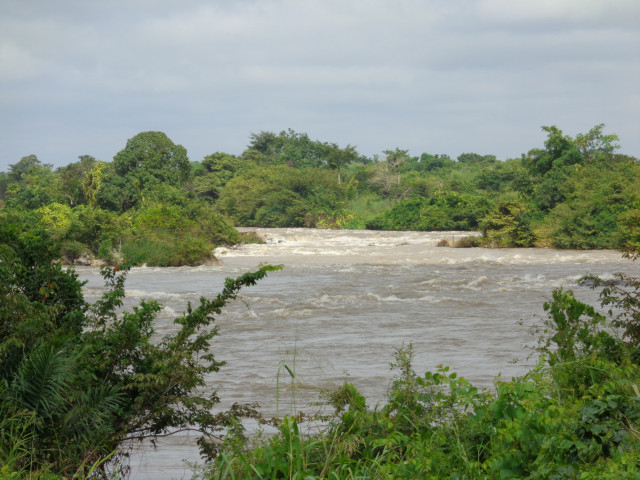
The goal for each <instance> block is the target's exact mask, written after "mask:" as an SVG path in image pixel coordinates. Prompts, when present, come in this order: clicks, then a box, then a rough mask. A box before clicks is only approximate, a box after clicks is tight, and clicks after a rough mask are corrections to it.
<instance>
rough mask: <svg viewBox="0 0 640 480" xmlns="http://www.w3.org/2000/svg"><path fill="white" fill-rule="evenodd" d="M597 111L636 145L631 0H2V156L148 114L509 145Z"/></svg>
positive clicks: (208, 125)
mask: <svg viewBox="0 0 640 480" xmlns="http://www.w3.org/2000/svg"><path fill="white" fill-rule="evenodd" d="M600 123H604V124H606V128H605V132H607V133H616V134H618V136H619V137H620V144H621V146H622V148H621V150H620V151H621V152H622V153H627V154H630V155H634V156H637V157H640V1H638V0H423V1H418V0H415V1H411V0H295V1H294V0H235V1H232V0H208V1H207V0H179V1H178V0H176V1H173V0H171V1H170V0H108V1H107V0H56V1H51V0H0V146H1V151H0V170H5V171H6V170H7V169H8V165H10V164H13V163H16V162H17V161H19V160H20V158H21V157H23V156H25V155H29V154H36V155H37V156H38V158H39V159H40V160H41V161H42V162H45V163H52V164H54V165H55V166H61V165H66V164H69V163H71V162H75V161H77V159H78V156H79V155H83V154H88V155H93V156H95V157H96V158H98V159H99V160H106V161H111V160H112V159H113V156H114V155H115V154H116V153H117V152H118V151H119V150H121V149H122V148H124V146H125V144H126V142H127V139H129V138H131V137H133V136H134V135H136V134H137V133H139V132H142V131H148V130H160V131H163V132H165V133H166V134H167V135H168V136H169V138H171V139H172V140H173V141H174V142H175V143H179V144H182V145H183V146H184V147H185V148H186V149H187V151H188V154H189V158H190V160H201V159H202V158H203V157H204V156H205V155H208V154H210V153H213V152H216V151H222V152H227V153H232V154H240V153H241V152H242V151H243V150H244V149H245V148H246V146H247V144H248V143H249V141H250V139H249V136H250V134H251V133H258V132H260V131H272V132H275V133H277V132H280V131H281V130H286V129H288V128H292V129H293V130H295V131H297V132H306V133H308V134H309V136H310V137H311V138H312V139H316V140H321V141H327V142H335V143H338V144H339V145H341V146H346V145H347V144H351V145H355V146H357V150H358V151H359V152H360V153H362V154H364V155H367V156H371V155H373V154H376V153H381V152H382V150H386V149H392V148H395V147H399V148H402V149H408V150H409V152H410V154H412V155H419V154H420V153H422V152H429V153H447V154H449V155H451V156H452V157H456V156H458V155H459V154H460V153H463V152H476V153H481V154H494V155H497V157H498V158H499V159H506V158H511V157H519V156H520V154H521V153H524V152H526V151H528V150H529V149H531V148H534V147H541V146H542V145H543V142H544V139H545V136H544V134H543V132H542V131H541V129H540V127H541V126H542V125H556V126H558V127H559V128H560V129H562V130H563V131H564V132H565V133H566V134H569V135H571V136H574V135H575V134H577V133H583V132H587V131H588V130H589V129H590V128H592V127H593V126H594V125H597V124H600Z"/></svg>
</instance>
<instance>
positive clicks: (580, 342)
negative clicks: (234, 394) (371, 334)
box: [199, 280, 640, 480]
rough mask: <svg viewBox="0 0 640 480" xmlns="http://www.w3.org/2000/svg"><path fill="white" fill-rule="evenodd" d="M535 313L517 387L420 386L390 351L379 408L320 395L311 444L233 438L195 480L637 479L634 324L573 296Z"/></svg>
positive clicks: (292, 421) (436, 380)
mask: <svg viewBox="0 0 640 480" xmlns="http://www.w3.org/2000/svg"><path fill="white" fill-rule="evenodd" d="M635 281H636V284H635V285H636V287H637V280H635ZM626 291H627V292H628V291H629V290H626ZM631 291H632V293H633V285H631ZM602 298H603V303H605V304H606V305H616V306H617V307H619V308H623V309H624V305H628V306H629V307H628V308H630V309H634V308H635V306H636V305H637V302H635V303H634V302H631V301H630V299H629V297H628V296H627V297H625V296H624V294H623V293H622V292H621V290H620V288H619V287H618V286H616V287H615V288H614V287H612V286H609V287H607V288H605V290H604V292H603V297H602ZM545 309H546V311H547V312H548V319H547V321H546V322H545V324H544V328H543V330H542V331H541V332H540V337H539V345H538V347H537V348H538V352H539V354H540V356H539V361H538V362H537V364H536V366H535V367H534V368H532V369H531V370H530V371H529V372H528V373H527V374H526V375H523V376H522V377H519V378H513V379H511V380H509V381H503V380H501V379H500V378H498V379H497V380H496V381H495V384H494V388H493V389H491V390H480V389H478V388H476V387H474V386H473V385H472V384H471V383H470V382H469V381H467V380H466V379H464V378H462V377H459V376H457V375H456V373H454V372H451V371H450V370H449V368H448V367H446V366H438V367H437V369H436V370H435V371H433V372H427V373H425V374H424V375H418V374H416V373H415V372H414V370H413V368H412V357H413V347H412V345H411V344H409V345H408V346H403V347H401V348H398V349H397V350H396V353H395V358H394V361H393V362H392V363H391V367H392V369H393V370H394V372H395V376H394V379H393V381H392V383H391V385H390V388H389V391H388V397H387V402H386V404H384V406H382V407H373V408H372V407H370V406H368V405H367V403H366V399H365V398H364V397H363V396H362V394H360V393H359V392H358V390H357V389H356V387H355V386H354V385H352V384H349V383H346V384H345V385H343V386H342V387H341V388H339V389H338V390H336V391H334V392H332V393H331V394H330V395H329V401H330V404H331V405H332V407H333V411H334V413H333V415H332V416H331V417H330V418H329V419H328V420H327V422H326V424H325V427H324V428H323V429H322V430H321V431H320V433H308V432H311V430H310V429H307V430H306V431H305V430H304V427H305V425H307V426H308V423H305V421H303V420H308V419H301V418H298V417H296V416H288V417H285V418H283V419H282V420H280V421H279V422H278V423H277V429H278V430H277V434H274V435H272V436H270V437H261V438H260V439H257V440H256V439H251V438H250V437H247V436H245V435H244V432H242V433H241V435H237V434H236V435H234V434H231V435H229V436H227V438H226V440H225V442H224V443H223V445H222V446H221V449H220V454H219V456H218V457H217V458H216V460H215V461H214V462H213V463H211V464H210V465H208V466H207V467H206V469H205V470H204V471H202V472H200V474H199V475H200V477H201V478H205V479H220V480H222V479H275V478H287V479H335V480H338V479H352V480H355V479H383V478H384V479H400V478H406V479H417V478H420V479H440V478H452V479H512V478H526V479H557V480H560V479H620V478H629V479H631V478H633V479H636V478H640V393H639V390H638V386H639V385H640V369H639V365H638V359H637V353H636V352H637V348H638V335H637V330H636V323H635V322H634V321H627V322H626V323H625V322H623V321H622V320H623V319H624V318H626V317H625V316H624V315H621V314H620V313H619V311H618V314H617V315H616V316H615V317H605V316H604V315H602V314H600V313H598V312H597V311H596V310H595V309H594V308H593V307H591V306H589V305H586V304H583V303H581V302H579V301H578V300H576V299H575V297H574V296H573V293H572V292H571V291H564V290H557V291H555V292H554V293H553V298H552V299H551V300H550V302H549V303H548V304H546V305H545ZM635 312H636V310H632V311H631V312H630V313H629V315H633V314H634V313H635ZM634 318H635V317H633V318H632V320H633V319H634ZM616 327H617V328H616ZM613 332H618V335H615V334H614V333H613Z"/></svg>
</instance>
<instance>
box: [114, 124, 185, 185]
mask: <svg viewBox="0 0 640 480" xmlns="http://www.w3.org/2000/svg"><path fill="white" fill-rule="evenodd" d="M113 166H114V168H115V172H116V173H117V174H118V175H120V176H123V177H124V176H129V175H133V176H135V177H136V178H137V179H138V181H139V183H140V186H141V187H144V184H146V183H147V182H149V181H153V180H157V181H160V182H165V183H169V184H171V185H182V184H184V182H186V181H187V179H188V178H189V174H190V172H191V164H190V163H189V158H188V157H187V150H186V149H185V148H184V147H183V146H182V145H176V144H174V143H173V142H172V141H171V140H170V139H169V138H168V137H167V136H166V135H165V134H164V133H162V132H142V133H139V134H137V135H136V136H135V137H133V138H131V139H129V140H128V141H127V145H126V147H125V148H124V149H123V150H120V151H119V152H118V153H117V154H116V156H115V157H113Z"/></svg>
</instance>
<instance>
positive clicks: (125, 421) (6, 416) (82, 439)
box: [0, 224, 279, 478]
mask: <svg viewBox="0 0 640 480" xmlns="http://www.w3.org/2000/svg"><path fill="white" fill-rule="evenodd" d="M3 227H4V228H3V229H2V230H0V258H1V261H0V413H1V414H2V415H1V417H0V418H1V420H0V422H1V424H2V429H0V452H1V453H2V457H1V463H0V468H2V472H3V473H2V475H4V476H8V475H14V476H15V478H18V477H20V478H23V476H27V475H31V474H34V472H40V473H41V474H42V477H43V478H52V477H53V476H54V475H56V476H57V475H59V476H61V477H62V476H64V477H71V476H76V475H79V476H85V475H87V476H88V475H89V474H90V472H91V471H92V469H94V468H96V466H97V465H100V468H105V466H106V465H105V464H104V462H105V461H106V460H108V459H110V458H111V457H112V454H113V452H114V451H116V449H118V448H120V447H121V445H122V442H123V441H124V440H127V439H141V438H145V437H153V436H156V435H165V434H170V433H172V432H175V431H176V430H181V429H182V430H184V429H191V430H196V431H198V432H200V434H201V435H202V438H201V443H200V446H201V449H202V452H203V453H204V454H212V453H213V450H212V446H211V444H209V443H208V442H207V441H205V440H206V439H208V438H210V436H211V435H214V434H215V433H216V432H218V431H219V429H221V428H222V426H223V425H225V424H226V423H228V422H229V421H230V419H233V418H237V417H238V416H242V415H251V414H253V410H252V409H251V408H249V407H240V406H238V407H235V408H234V410H233V411H232V412H229V413H222V414H216V413H214V412H213V411H212V407H213V406H214V405H215V404H216V403H217V402H218V397H217V395H216V393H215V392H213V393H211V394H204V393H203V391H202V387H204V385H205V380H204V379H205V377H206V376H207V375H209V374H211V373H213V372H217V371H218V369H219V368H220V367H221V366H222V365H223V363H222V362H219V361H217V360H216V359H215V357H214V355H213V353H212V352H210V350H209V348H210V346H211V341H212V339H213V338H214V337H215V336H216V335H217V329H216V327H215V325H214V322H215V317H214V315H215V314H219V313H220V311H221V309H222V308H223V307H224V306H225V305H226V303H227V302H229V301H231V300H233V299H234V298H235V296H236V294H237V292H238V291H239V290H240V288H242V287H243V286H249V285H254V284H255V283H256V282H257V281H258V280H259V279H261V278H263V277H264V276H265V275H266V274H267V273H268V272H270V271H274V270H277V269H278V268H279V267H273V266H264V267H262V268H261V269H260V270H258V271H257V272H254V273H247V274H245V275H243V276H241V277H239V278H237V279H235V280H234V279H227V280H226V282H225V286H224V289H223V291H222V292H221V293H220V294H219V295H218V296H217V297H215V298H213V299H206V298H201V299H200V302H199V304H198V305H196V306H192V305H190V304H189V305H188V306H187V310H186V312H185V313H183V314H182V315H180V316H179V317H178V318H176V319H175V321H174V323H175V326H176V329H175V333H171V334H167V335H165V336H163V337H161V338H158V339H154V341H153V342H152V341H151V338H152V335H154V327H153V322H154V318H155V315H156V314H157V312H158V311H159V310H160V309H161V306H160V305H159V304H158V303H156V302H142V303H141V304H140V305H139V307H136V308H134V310H133V311H132V312H124V313H123V314H119V313H118V311H119V307H120V306H121V305H122V298H123V297H124V281H125V277H126V272H125V271H122V272H120V273H118V272H117V271H116V270H115V269H111V268H105V269H103V276H104V278H105V282H106V285H107V287H108V291H107V293H105V294H104V295H103V297H102V299H100V300H99V301H97V302H96V303H95V304H88V303H86V302H85V301H84V298H83V296H82V291H81V288H82V282H80V281H79V280H78V278H77V275H76V274H75V272H74V271H73V270H72V269H68V270H67V269H62V267H61V266H60V265H59V264H57V263H52V261H53V260H55V259H56V258H57V257H58V255H59V252H58V250H57V248H56V245H55V242H52V241H51V239H50V238H48V236H47V235H46V234H45V233H44V232H41V231H40V232H39V231H33V230H24V229H22V228H21V227H20V226H18V225H15V224H6V225H4V226H3ZM46 472H50V473H51V475H50V476H45V474H46V475H49V474H48V473H46Z"/></svg>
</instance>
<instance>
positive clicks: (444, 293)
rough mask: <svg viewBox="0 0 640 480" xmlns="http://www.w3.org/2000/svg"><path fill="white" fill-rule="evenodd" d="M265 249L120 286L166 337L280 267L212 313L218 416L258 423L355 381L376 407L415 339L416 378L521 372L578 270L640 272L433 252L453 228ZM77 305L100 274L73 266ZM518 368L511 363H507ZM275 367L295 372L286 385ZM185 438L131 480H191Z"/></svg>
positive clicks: (290, 234) (584, 296) (312, 235)
mask: <svg viewBox="0 0 640 480" xmlns="http://www.w3.org/2000/svg"><path fill="white" fill-rule="evenodd" d="M257 233H258V234H260V235H262V236H263V237H264V238H265V240H266V243H264V244H261V245H244V246H241V247H238V248H228V249H218V250H217V251H216V256H217V257H218V258H219V259H220V261H221V263H220V265H216V266H201V267H180V268H146V267H142V268H135V269H133V270H132V271H131V272H130V273H129V276H128V280H127V288H126V293H127V305H128V307H129V308H130V307H131V306H132V305H136V304H137V303H138V302H139V301H140V300H143V299H144V300H150V299H154V300H157V301H159V302H160V303H161V304H162V305H163V306H164V309H163V311H162V312H161V314H160V316H159V317H158V320H157V325H156V331H157V332H158V333H159V334H163V333H167V332H168V331H169V330H170V329H171V328H172V326H171V321H172V319H173V318H175V316H176V315H177V314H179V313H180V312H182V311H183V310H184V309H185V306H186V304H187V302H188V301H191V302H192V303H197V302H198V299H199V298H200V296H202V295H204V296H214V295H216V294H217V293H218V292H219V291H220V290H221V289H222V286H223V282H224V279H225V278H226V277H235V276H238V275H241V274H242V273H244V272H247V271H251V270H255V269H256V268H257V267H258V266H259V265H260V264H263V263H269V264H278V265H280V264H281V265H283V270H282V271H279V272H273V273H270V274H269V276H268V277H267V278H266V279H264V280H262V281H261V282H259V283H258V284H257V285H256V286H254V287H251V288H247V289H245V290H243V291H242V293H241V296H240V298H239V299H238V300H236V301H235V302H234V303H233V304H231V305H229V307H228V308H227V309H226V310H225V312H224V313H223V314H222V315H220V316H219V317H218V320H217V321H218V325H219V326H220V336H219V337H217V340H216V341H215V343H214V347H213V348H214V352H215V354H216V358H217V359H218V360H224V361H226V362H227V365H226V366H225V367H223V368H222V370H221V371H220V372H219V373H218V374H216V375H214V376H212V377H211V378H210V379H209V380H208V384H209V387H210V388H212V389H217V390H218V393H219V396H220V398H221V404H220V407H221V408H225V407H228V406H230V405H232V404H233V403H234V402H243V403H248V402H259V403H260V405H261V410H262V412H263V413H264V414H265V415H266V416H272V415H276V414H278V415H285V414H288V413H290V412H292V411H298V410H302V411H305V412H307V413H319V412H327V411H328V409H327V408H324V409H323V407H322V406H319V405H317V403H318V400H319V397H320V392H321V391H323V390H327V389H331V388H333V387H336V386H339V385H341V384H342V383H343V382H345V381H349V382H352V383H354V384H355V385H356V387H357V388H358V389H359V390H360V391H361V392H363V393H364V394H365V396H366V397H367V399H368V403H369V404H370V405H375V404H376V403H378V402H382V401H383V399H384V396H385V393H386V391H387V387H388V385H389V380H390V378H391V375H392V372H391V371H390V369H389V362H390V361H392V360H393V353H394V350H395V349H396V348H398V347H400V346H402V345H403V343H405V344H406V343H408V342H412V343H413V347H414V352H415V356H414V370H415V371H416V372H417V373H423V372H425V371H427V370H434V369H435V367H436V366H437V365H439V364H444V365H449V366H450V367H451V370H453V371H457V372H458V373H459V374H461V375H463V376H465V377H466V378H467V379H469V380H470V381H472V382H473V383H474V384H476V385H477V386H482V387H491V386H492V384H493V381H494V378H495V377H496V376H497V375H501V376H502V377H505V378H511V377H512V376H517V375H520V374H522V373H524V372H525V371H526V370H527V369H528V368H529V367H531V366H532V365H533V363H534V362H535V359H534V358H530V356H529V353H530V352H531V351H530V349H528V348H527V345H534V344H535V338H533V337H532V336H531V335H530V334H529V333H528V330H529V326H531V325H533V324H536V323H539V322H540V321H541V319H542V318H544V311H543V303H544V302H545V301H546V300H548V299H549V298H550V296H551V292H552V290H553V289H555V288H559V287H563V288H569V289H572V290H574V292H575V293H576V296H577V297H578V298H579V299H581V300H583V301H589V302H591V303H594V304H595V303H596V301H597V293H596V292H593V291H592V290H591V289H589V288H588V287H582V286H578V284H577V280H578V279H579V278H580V277H581V276H583V275H585V274H587V273H591V274H596V275H601V276H604V277H608V276H611V275H613V274H614V273H615V272H619V271H624V272H626V273H629V274H635V275H640V263H639V262H635V263H632V262H630V261H628V260H625V259H622V258H621V255H620V254H619V253H618V252H614V251H574V250H562V251H560V250H551V249H478V248H474V249H453V248H446V247H436V243H437V242H438V240H440V239H442V238H447V239H455V238H457V237H460V236H462V235H464V234H463V233H461V232H430V233H429V232H374V231H349V230H310V229H257ZM77 272H78V273H79V275H80V277H81V278H82V279H86V280H88V284H87V285H86V287H85V294H86V297H87V299H89V300H93V299H95V298H97V297H98V295H99V294H100V293H101V291H102V280H101V277H100V275H99V270H98V269H97V268H90V267H80V268H77ZM516 359H517V360H518V362H517V363H513V361H514V360H516ZM284 365H286V366H287V367H289V368H290V369H291V370H293V371H295V374H296V382H295V383H294V384H293V385H292V384H291V378H290V377H289V374H288V373H287V372H286V369H284V367H283V366H284ZM195 440H196V437H195V436H188V435H179V436H178V435H176V436H173V437H169V438H166V439H162V440H161V441H160V442H159V443H158V448H157V449H153V448H152V447H151V446H150V445H146V446H144V447H141V448H139V449H138V450H137V451H136V453H135V455H134V457H133V458H132V460H131V468H132V475H131V478H135V479H147V478H149V479H162V478H166V479H169V478H190V476H191V470H190V468H189V467H188V465H187V464H186V463H185V462H184V460H188V461H191V462H196V461H198V451H197V447H196V445H195Z"/></svg>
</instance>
